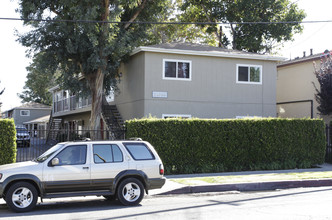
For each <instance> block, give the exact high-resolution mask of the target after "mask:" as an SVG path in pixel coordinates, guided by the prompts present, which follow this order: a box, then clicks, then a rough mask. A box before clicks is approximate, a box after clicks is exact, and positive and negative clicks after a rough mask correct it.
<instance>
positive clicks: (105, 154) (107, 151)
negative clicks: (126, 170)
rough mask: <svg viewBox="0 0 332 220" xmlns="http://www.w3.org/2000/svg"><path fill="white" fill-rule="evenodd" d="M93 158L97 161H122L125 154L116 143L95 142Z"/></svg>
mask: <svg viewBox="0 0 332 220" xmlns="http://www.w3.org/2000/svg"><path fill="white" fill-rule="evenodd" d="M93 160H94V162H95V163H113V162H122V161H123V155H122V152H121V150H120V148H119V147H118V146H117V145H115V144H94V145H93Z"/></svg>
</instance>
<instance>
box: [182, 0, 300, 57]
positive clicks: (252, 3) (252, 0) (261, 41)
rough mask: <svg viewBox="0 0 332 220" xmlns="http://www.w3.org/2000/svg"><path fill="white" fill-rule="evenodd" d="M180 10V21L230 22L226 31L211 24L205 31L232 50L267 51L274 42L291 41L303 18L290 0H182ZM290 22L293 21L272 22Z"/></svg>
mask: <svg viewBox="0 0 332 220" xmlns="http://www.w3.org/2000/svg"><path fill="white" fill-rule="evenodd" d="M181 10H182V11H183V13H182V20H183V21H197V22H203V21H208V22H215V23H218V22H219V23H220V22H223V23H229V24H230V25H228V26H227V28H230V33H229V34H227V33H225V32H224V30H219V27H218V26H217V25H210V26H209V28H208V29H207V31H208V32H210V33H211V34H215V36H216V38H217V39H218V40H219V42H220V46H221V45H223V46H228V45H229V44H232V48H233V49H238V50H245V51H248V52H270V51H271V50H272V48H273V46H274V45H275V44H276V43H282V42H284V41H289V40H292V37H293V34H294V33H298V32H300V31H302V26H301V25H300V22H301V21H302V20H303V19H304V17H305V13H304V11H303V10H300V9H299V8H298V7H297V4H296V3H291V2H290V1H289V0H259V1H257V0H236V1H233V0H214V1H209V0H183V1H182V5H181ZM289 21H295V23H282V24H277V23H273V22H289ZM297 21H298V23H297ZM241 22H272V23H267V24H257V23H256V24H255V23H250V24H241ZM234 23H236V24H234ZM224 29H225V28H224Z"/></svg>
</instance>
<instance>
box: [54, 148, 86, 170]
mask: <svg viewBox="0 0 332 220" xmlns="http://www.w3.org/2000/svg"><path fill="white" fill-rule="evenodd" d="M78 146H79V147H85V162H84V163H73V164H71V163H70V164H63V163H59V164H58V165H56V166H76V165H85V164H86V163H87V161H88V145H86V144H78V145H68V146H65V147H64V148H62V149H61V150H60V151H59V152H58V153H57V154H56V155H55V156H54V157H53V158H52V160H53V159H54V158H58V156H59V154H61V153H62V152H63V151H65V150H66V149H68V148H71V147H78ZM52 160H50V162H51V161H52Z"/></svg>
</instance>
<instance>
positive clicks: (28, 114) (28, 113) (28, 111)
mask: <svg viewBox="0 0 332 220" xmlns="http://www.w3.org/2000/svg"><path fill="white" fill-rule="evenodd" d="M22 112H27V114H26V115H24V114H22ZM20 116H23V117H29V116H30V110H20Z"/></svg>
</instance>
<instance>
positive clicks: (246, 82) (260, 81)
mask: <svg viewBox="0 0 332 220" xmlns="http://www.w3.org/2000/svg"><path fill="white" fill-rule="evenodd" d="M239 67H248V81H239ZM250 67H258V68H260V73H259V82H254V81H250ZM236 83H238V84H253V85H262V84H263V66H262V65H253V64H236Z"/></svg>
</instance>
